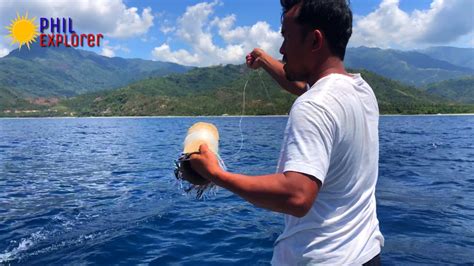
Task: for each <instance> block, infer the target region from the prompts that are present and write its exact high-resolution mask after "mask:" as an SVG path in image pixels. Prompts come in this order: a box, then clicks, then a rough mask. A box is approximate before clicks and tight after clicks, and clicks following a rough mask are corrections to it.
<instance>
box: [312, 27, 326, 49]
mask: <svg viewBox="0 0 474 266" xmlns="http://www.w3.org/2000/svg"><path fill="white" fill-rule="evenodd" d="M312 41H313V43H312V44H311V51H313V52H316V51H319V50H320V49H321V47H322V46H323V42H324V34H323V33H322V32H321V31H320V30H313V33H312Z"/></svg>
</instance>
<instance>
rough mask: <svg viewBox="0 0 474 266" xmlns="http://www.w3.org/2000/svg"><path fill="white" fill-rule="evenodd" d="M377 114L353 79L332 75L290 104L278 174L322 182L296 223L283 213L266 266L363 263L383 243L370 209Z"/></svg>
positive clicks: (370, 93)
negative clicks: (296, 174) (301, 175)
mask: <svg viewBox="0 0 474 266" xmlns="http://www.w3.org/2000/svg"><path fill="white" fill-rule="evenodd" d="M378 120H379V110H378V106H377V100H376V98H375V95H374V92H373V91H372V89H371V88H370V86H369V85H368V84H367V83H366V82H365V81H364V80H363V79H362V77H361V76H360V74H354V75H352V77H349V76H346V75H341V74H331V75H328V76H326V77H324V78H322V79H320V80H318V82H316V83H315V84H314V85H313V86H312V87H311V88H310V89H309V90H308V91H307V92H306V93H304V94H303V95H301V96H300V97H299V98H298V99H296V101H295V103H294V104H293V106H292V108H291V111H290V115H289V118H288V123H287V126H286V129H285V137H284V140H283V145H282V149H281V154H280V159H279V162H278V169H277V172H279V173H282V172H287V171H294V172H300V173H304V174H307V175H311V176H313V177H315V178H317V179H319V180H320V181H321V183H322V186H321V189H320V191H319V193H318V196H317V198H316V200H315V202H314V204H313V207H312V208H311V210H310V211H309V212H308V213H307V214H306V215H305V216H304V217H302V218H297V217H294V216H291V215H285V230H284V231H283V233H282V234H281V235H280V236H279V237H278V239H277V241H276V242H275V250H274V253H273V259H272V264H273V265H300V264H303V265H307V264H333V265H343V264H344V265H347V264H351V265H352V264H363V263H365V262H367V261H369V260H370V259H372V258H373V257H374V256H376V255H377V254H379V253H380V251H381V246H383V243H384V238H383V236H382V234H381V233H380V230H379V221H378V220H377V214H376V209H375V208H376V204H375V184H376V183H377V176H378V160H379V139H378Z"/></svg>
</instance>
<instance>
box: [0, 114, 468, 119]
mask: <svg viewBox="0 0 474 266" xmlns="http://www.w3.org/2000/svg"><path fill="white" fill-rule="evenodd" d="M473 115H474V113H459V114H416V115H403V114H385V115H380V116H473ZM200 117H203V118H240V117H288V115H243V116H240V115H225V116H222V115H209V116H204V115H203V116H42V117H32V116H30V117H0V119H76V118H79V119H80V118H93V119H107V118H115V119H130V118H132V119H144V118H160V119H166V118H200Z"/></svg>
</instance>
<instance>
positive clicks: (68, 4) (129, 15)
mask: <svg viewBox="0 0 474 266" xmlns="http://www.w3.org/2000/svg"><path fill="white" fill-rule="evenodd" d="M17 12H18V13H19V14H20V15H24V14H25V13H26V12H28V14H29V17H34V16H36V17H71V18H73V23H74V29H75V30H80V31H84V32H97V33H103V34H104V35H105V37H106V38H130V37H135V36H140V35H143V34H145V33H147V32H148V30H149V29H150V27H151V26H153V18H154V16H153V14H152V10H151V8H149V7H147V8H144V9H143V10H142V11H141V12H140V10H138V8H136V7H128V6H127V5H126V4H125V3H124V1H123V0H75V1H68V0H44V1H39V0H36V1H35V0H32V1H16V0H2V1H1V2H0V23H1V24H0V25H9V23H10V20H12V19H14V18H15V17H16V13H17ZM0 33H2V32H0ZM3 33H5V32H3ZM4 35H6V34H3V36H4ZM6 39H7V38H6V37H3V38H2V42H3V43H4V44H7V43H8V42H9V40H6ZM8 44H9V43H8ZM13 48H14V47H12V49H13Z"/></svg>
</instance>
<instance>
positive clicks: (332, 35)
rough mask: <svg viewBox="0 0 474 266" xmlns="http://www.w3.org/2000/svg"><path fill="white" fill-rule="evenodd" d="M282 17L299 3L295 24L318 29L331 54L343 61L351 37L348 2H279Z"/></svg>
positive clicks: (345, 0)
mask: <svg viewBox="0 0 474 266" xmlns="http://www.w3.org/2000/svg"><path fill="white" fill-rule="evenodd" d="M280 3H281V6H282V8H283V13H282V18H283V16H284V15H285V14H286V13H287V12H288V11H289V10H290V9H291V8H292V7H294V6H295V5H297V4H300V3H301V7H300V8H299V14H298V15H297V17H296V22H297V23H299V24H301V25H304V26H308V27H310V28H311V30H315V29H319V30H320V31H322V32H323V33H324V35H325V36H326V39H327V42H328V44H329V49H330V50H331V52H332V53H333V54H334V55H336V56H338V57H339V58H340V59H341V60H344V56H345V54H346V47H347V43H348V42H349V38H350V37H351V35H352V11H351V9H350V7H349V5H350V3H349V2H348V0H280Z"/></svg>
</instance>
